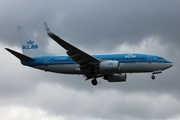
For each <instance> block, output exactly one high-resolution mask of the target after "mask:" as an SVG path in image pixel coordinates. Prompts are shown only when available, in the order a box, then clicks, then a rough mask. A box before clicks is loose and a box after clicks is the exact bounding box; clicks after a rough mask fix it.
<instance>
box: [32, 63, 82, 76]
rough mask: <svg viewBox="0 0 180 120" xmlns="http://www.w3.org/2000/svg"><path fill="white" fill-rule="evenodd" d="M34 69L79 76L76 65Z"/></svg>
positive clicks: (78, 69)
mask: <svg viewBox="0 0 180 120" xmlns="http://www.w3.org/2000/svg"><path fill="white" fill-rule="evenodd" d="M35 68H37V69H41V70H45V71H50V72H56V73H64V74H81V70H80V68H79V65H77V64H72V65H48V66H36V67H35Z"/></svg>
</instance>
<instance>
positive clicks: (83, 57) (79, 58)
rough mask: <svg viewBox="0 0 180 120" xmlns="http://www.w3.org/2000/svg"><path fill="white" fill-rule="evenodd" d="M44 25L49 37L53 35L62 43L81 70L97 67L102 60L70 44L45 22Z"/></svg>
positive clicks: (53, 37)
mask: <svg viewBox="0 0 180 120" xmlns="http://www.w3.org/2000/svg"><path fill="white" fill-rule="evenodd" d="M44 26H45V29H46V31H47V34H48V35H49V37H51V38H52V39H53V40H55V41H56V42H57V43H58V44H59V45H61V46H62V47H63V48H64V49H66V50H67V54H68V55H69V57H70V58H72V59H73V60H74V61H75V62H76V63H77V64H79V65H80V68H81V70H83V69H87V68H92V67H95V65H96V64H98V63H99V62H100V60H98V59H97V58H95V57H93V56H91V55H89V54H87V53H85V52H84V51H82V50H80V49H78V48H77V47H75V46H73V45H71V44H69V43H68V42H66V41H64V40H63V39H61V38H60V37H58V36H57V35H55V34H54V33H52V32H51V31H50V29H49V27H48V26H47V24H46V23H45V22H44Z"/></svg>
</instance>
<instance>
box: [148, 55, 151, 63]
mask: <svg viewBox="0 0 180 120" xmlns="http://www.w3.org/2000/svg"><path fill="white" fill-rule="evenodd" d="M147 62H148V63H151V62H152V57H151V56H150V55H148V56H147Z"/></svg>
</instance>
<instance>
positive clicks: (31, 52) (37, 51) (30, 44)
mask: <svg viewBox="0 0 180 120" xmlns="http://www.w3.org/2000/svg"><path fill="white" fill-rule="evenodd" d="M17 29H18V33H19V37H20V41H21V46H22V52H23V54H24V55H26V56H29V57H37V56H44V55H47V53H46V52H45V51H44V50H43V48H42V47H41V45H40V44H39V43H38V41H36V40H35V39H34V37H33V36H32V35H31V34H30V33H29V32H28V31H27V30H26V28H25V27H23V26H18V27H17Z"/></svg>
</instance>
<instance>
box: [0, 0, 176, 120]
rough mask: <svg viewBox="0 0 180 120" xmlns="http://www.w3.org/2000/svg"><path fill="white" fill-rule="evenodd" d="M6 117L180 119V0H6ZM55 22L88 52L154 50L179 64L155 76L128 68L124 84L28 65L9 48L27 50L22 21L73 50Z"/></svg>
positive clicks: (2, 87) (2, 30)
mask: <svg viewBox="0 0 180 120" xmlns="http://www.w3.org/2000/svg"><path fill="white" fill-rule="evenodd" d="M0 3H1V4H0V18H1V19H0V55H1V57H0V66H1V69H0V119H1V120H72V119H73V120H104V119H105V120H119V119H121V120H145V119H149V120H154V119H155V120H177V119H179V120H180V87H179V86H180V79H179V71H180V62H179V59H180V53H179V51H180V40H179V39H180V1H179V0H149V1H147V0H146V1H145V0H134V1H133V0H131V1H130V0H76V1H75V0H69V1H67V0H64V1H62V0H61V1H60V0H54V1H44V0H31V1H29V0H18V1H17V0H16V1H15V0H0ZM44 21H45V22H47V24H48V25H49V27H50V29H51V30H52V31H53V32H54V33H56V34H57V35H59V36H60V37H61V38H63V39H65V40H67V41H68V42H69V43H72V44H73V45H75V46H77V47H79V48H80V49H82V50H84V51H85V52H87V53H90V54H91V53H132V52H135V53H150V54H157V55H159V56H162V57H165V58H166V59H168V60H170V61H172V62H173V65H174V66H173V67H172V68H170V69H168V70H166V71H163V73H162V74H158V75H156V80H154V81H153V80H151V73H140V74H128V79H127V81H126V82H124V83H108V82H107V81H104V80H103V79H98V81H99V84H98V85H97V86H93V85H92V84H91V81H85V78H83V76H77V75H63V74H55V73H50V72H44V71H40V70H36V69H33V68H29V67H25V66H22V65H21V64H20V61H19V60H18V59H17V58H15V57H14V56H13V55H11V54H10V53H8V52H7V51H6V50H5V49H4V48H6V47H8V48H11V49H14V50H16V51H19V52H21V46H20V41H19V36H18V33H17V26H18V25H23V26H25V27H26V28H27V29H28V30H29V32H30V33H31V34H32V35H34V37H35V38H36V39H37V40H38V41H39V42H40V43H41V44H42V46H43V47H44V48H45V49H46V50H47V52H51V53H54V54H57V55H61V54H63V55H65V54H66V51H65V50H64V49H63V48H62V47H60V46H59V45H58V44H56V43H55V42H54V41H53V40H52V39H50V38H49V37H48V36H47V34H46V32H45V29H44V26H43V22H44Z"/></svg>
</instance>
